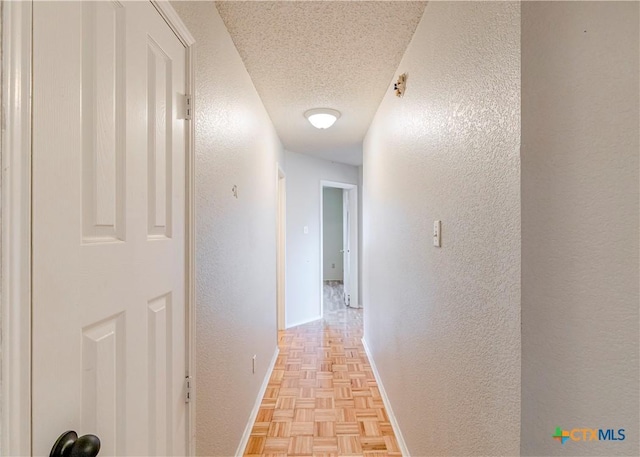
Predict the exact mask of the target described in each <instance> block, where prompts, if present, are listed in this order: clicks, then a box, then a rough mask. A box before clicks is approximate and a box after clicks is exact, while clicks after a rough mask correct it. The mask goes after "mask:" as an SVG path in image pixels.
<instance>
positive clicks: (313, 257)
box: [285, 151, 358, 327]
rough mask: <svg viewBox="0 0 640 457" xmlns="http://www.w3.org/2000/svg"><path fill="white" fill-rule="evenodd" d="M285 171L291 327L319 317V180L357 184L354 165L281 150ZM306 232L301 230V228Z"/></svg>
mask: <svg viewBox="0 0 640 457" xmlns="http://www.w3.org/2000/svg"><path fill="white" fill-rule="evenodd" d="M285 162H286V163H285V165H286V169H285V171H286V173H287V285H286V289H287V304H286V325H287V327H291V326H294V325H298V324H301V323H304V322H309V321H311V320H314V319H319V318H320V316H321V309H320V223H321V221H320V181H322V180H326V181H336V182H341V183H345V184H358V168H357V167H354V166H352V165H345V164H343V163H337V162H330V161H328V160H323V159H318V158H315V157H311V156H307V155H304V154H298V153H296V152H290V151H285ZM305 226H306V227H308V229H309V233H308V234H305V233H304V227H305Z"/></svg>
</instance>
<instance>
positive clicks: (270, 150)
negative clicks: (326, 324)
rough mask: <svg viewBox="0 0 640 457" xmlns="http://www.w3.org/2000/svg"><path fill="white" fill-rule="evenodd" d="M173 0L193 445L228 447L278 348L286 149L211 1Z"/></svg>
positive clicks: (210, 451)
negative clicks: (185, 127) (192, 311)
mask: <svg viewBox="0 0 640 457" xmlns="http://www.w3.org/2000/svg"><path fill="white" fill-rule="evenodd" d="M172 5H173V7H174V8H175V9H176V11H177V12H178V14H179V15H180V16H181V18H182V20H183V21H184V23H185V24H186V25H187V27H188V28H189V30H190V31H191V33H192V34H193V36H194V37H195V39H196V45H195V46H196V62H195V67H196V70H195V71H196V93H195V96H196V98H195V116H194V120H193V122H195V129H196V144H195V149H196V159H195V160H196V164H195V168H196V177H195V179H196V183H195V185H196V197H195V198H196V201H195V206H196V274H197V276H196V289H197V290H196V338H197V342H196V347H197V349H196V351H197V363H196V365H197V366H196V400H197V408H196V414H197V417H196V453H197V454H198V455H210V456H213V455H227V456H229V455H235V452H236V448H237V447H238V444H239V443H240V441H241V438H242V436H243V432H244V430H245V427H246V425H247V421H248V419H249V416H250V414H251V412H252V408H253V406H254V403H255V401H256V397H257V396H258V393H259V391H260V387H261V385H262V382H263V380H264V377H265V375H266V372H267V369H268V366H269V363H270V362H271V360H272V357H273V355H274V352H275V350H276V341H277V337H276V335H277V330H276V270H275V268H276V222H275V221H276V209H277V207H276V162H279V163H282V162H283V149H282V146H281V144H280V141H279V139H278V136H277V135H276V132H275V130H274V128H273V125H272V123H271V120H270V118H269V116H268V114H267V112H266V111H265V109H264V106H263V104H262V101H261V100H260V97H259V96H258V94H257V92H256V90H255V88H254V86H253V83H252V81H251V79H250V77H249V75H248V73H247V71H246V69H245V67H244V64H243V63H242V60H241V58H240V56H239V54H238V52H237V50H236V48H235V46H234V44H233V42H232V40H231V37H230V36H229V34H228V32H227V30H226V28H225V26H224V23H223V22H222V19H221V18H220V16H219V14H218V11H217V10H216V6H215V3H214V2H182V1H178V2H172ZM234 186H237V197H235V196H234V193H233V192H232V188H233V187H234ZM254 354H256V355H257V358H256V371H255V374H253V373H252V360H251V358H252V356H253V355H254Z"/></svg>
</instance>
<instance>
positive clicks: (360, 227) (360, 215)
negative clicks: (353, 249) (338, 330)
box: [357, 165, 364, 308]
mask: <svg viewBox="0 0 640 457" xmlns="http://www.w3.org/2000/svg"><path fill="white" fill-rule="evenodd" d="M358 188H359V189H360V190H359V191H358V220H359V221H360V222H361V223H360V224H358V265H363V260H362V259H363V255H364V249H363V247H362V246H363V244H362V243H363V242H364V224H362V221H363V220H364V217H363V208H364V205H363V204H362V196H363V195H364V192H363V191H362V189H364V180H363V169H362V165H360V166H359V167H358ZM362 284H363V280H362V267H361V268H358V304H357V305H358V306H359V307H360V308H362V305H363V303H364V299H363V298H362Z"/></svg>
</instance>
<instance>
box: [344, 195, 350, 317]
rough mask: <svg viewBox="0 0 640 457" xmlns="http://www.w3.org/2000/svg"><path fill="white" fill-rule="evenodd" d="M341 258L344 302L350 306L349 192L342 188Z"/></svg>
mask: <svg viewBox="0 0 640 457" xmlns="http://www.w3.org/2000/svg"><path fill="white" fill-rule="evenodd" d="M342 215H343V216H342V227H343V228H342V244H343V247H342V258H343V263H344V268H343V276H344V303H345V305H346V306H351V302H350V300H351V236H350V234H351V208H350V207H349V192H348V191H347V190H346V189H343V190H342Z"/></svg>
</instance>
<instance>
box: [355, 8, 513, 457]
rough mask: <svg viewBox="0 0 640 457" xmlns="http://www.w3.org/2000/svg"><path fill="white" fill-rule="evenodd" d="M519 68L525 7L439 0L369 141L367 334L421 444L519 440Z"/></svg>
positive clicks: (420, 447) (476, 446) (436, 449)
mask: <svg viewBox="0 0 640 457" xmlns="http://www.w3.org/2000/svg"><path fill="white" fill-rule="evenodd" d="M519 70H520V6H519V3H517V2H511V3H508V2H504V3H503V2H494V3H487V2H429V3H428V4H427V7H426V10H425V13H424V16H423V18H422V20H421V22H420V24H419V26H418V28H417V30H416V32H415V35H414V37H413V40H412V42H411V44H410V45H409V47H408V49H407V51H406V53H405V56H404V58H403V60H402V62H401V64H400V66H399V68H398V70H397V72H396V76H397V75H398V74H401V73H404V72H407V73H408V79H407V89H406V94H405V96H404V98H397V97H396V96H395V95H394V94H393V91H392V87H391V86H390V87H389V90H388V91H387V94H386V95H385V97H384V99H383V100H382V104H381V105H380V107H379V109H378V112H377V114H376V116H375V119H374V122H373V124H372V126H371V127H370V129H369V132H368V134H367V137H366V140H365V145H364V182H365V186H364V189H365V195H364V205H365V208H364V213H365V214H364V219H365V220H364V228H365V233H364V237H365V239H364V250H365V258H364V266H365V272H364V281H365V286H364V292H365V301H364V310H365V338H366V341H367V343H368V345H369V347H370V348H371V351H372V354H373V358H374V360H375V363H376V365H377V367H378V369H379V372H380V375H381V378H382V381H383V384H384V387H385V388H386V391H387V393H388V395H389V398H390V401H391V405H392V407H393V411H394V412H395V414H396V417H397V419H398V422H399V425H400V428H401V430H402V433H403V435H404V437H405V440H406V443H407V445H408V448H409V451H410V452H411V455H416V456H428V455H429V456H433V455H451V456H453V455H456V456H460V455H517V454H518V453H519V451H520V442H519V435H520V159H519V148H520V71H519ZM434 220H442V247H441V248H435V247H433V244H432V238H431V234H432V227H433V221H434Z"/></svg>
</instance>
